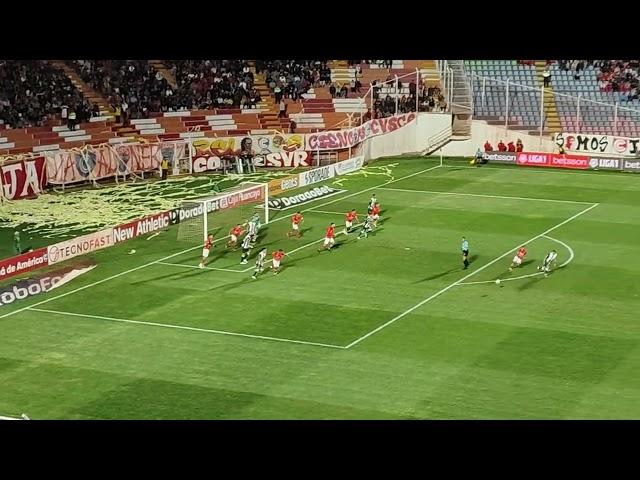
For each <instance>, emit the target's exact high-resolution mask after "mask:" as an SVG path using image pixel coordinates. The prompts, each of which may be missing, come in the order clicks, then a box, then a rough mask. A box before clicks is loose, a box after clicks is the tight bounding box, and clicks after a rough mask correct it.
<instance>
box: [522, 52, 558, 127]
mask: <svg viewBox="0 0 640 480" xmlns="http://www.w3.org/2000/svg"><path fill="white" fill-rule="evenodd" d="M546 64H547V62H546V60H536V64H535V65H536V78H537V79H538V83H539V84H540V86H542V85H544V77H543V76H542V72H544V69H545V67H546ZM551 85H553V78H551ZM543 103H544V107H543V108H544V115H545V118H546V122H545V124H544V126H543V134H549V133H551V132H560V131H561V130H562V125H561V123H560V116H559V115H558V108H557V106H556V97H555V95H554V94H553V86H549V87H547V88H545V89H544V99H543ZM530 133H532V134H535V135H539V134H540V132H539V131H537V132H530Z"/></svg>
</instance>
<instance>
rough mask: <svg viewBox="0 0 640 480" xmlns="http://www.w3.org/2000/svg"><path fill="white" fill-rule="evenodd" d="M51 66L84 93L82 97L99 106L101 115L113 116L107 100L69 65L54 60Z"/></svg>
mask: <svg viewBox="0 0 640 480" xmlns="http://www.w3.org/2000/svg"><path fill="white" fill-rule="evenodd" d="M49 63H50V64H51V66H53V67H55V68H59V69H61V70H62V71H63V72H64V73H65V75H66V76H67V77H69V79H70V80H71V83H73V84H74V85H75V87H76V88H77V89H78V90H79V91H80V93H82V96H83V97H84V98H86V99H87V100H89V101H90V102H91V103H92V104H98V107H100V115H101V116H103V115H113V111H112V110H111V106H110V105H109V104H108V103H107V101H106V100H105V98H104V97H103V96H102V95H101V94H100V93H98V92H96V91H95V90H93V89H92V88H91V87H89V85H87V84H86V83H85V82H84V81H83V80H82V79H81V78H80V75H78V74H77V73H76V71H75V70H74V69H73V68H71V67H70V66H69V65H67V64H66V63H64V62H63V61H61V60H53V61H51V62H49Z"/></svg>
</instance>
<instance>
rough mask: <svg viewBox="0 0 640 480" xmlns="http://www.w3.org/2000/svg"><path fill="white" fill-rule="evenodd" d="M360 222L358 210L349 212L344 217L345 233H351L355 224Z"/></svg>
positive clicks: (353, 209)
mask: <svg viewBox="0 0 640 480" xmlns="http://www.w3.org/2000/svg"><path fill="white" fill-rule="evenodd" d="M357 221H358V214H357V213H356V209H355V208H352V209H351V211H349V212H347V214H346V215H345V217H344V233H345V234H349V233H351V227H352V226H353V222H357Z"/></svg>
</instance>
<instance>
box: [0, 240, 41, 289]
mask: <svg viewBox="0 0 640 480" xmlns="http://www.w3.org/2000/svg"><path fill="white" fill-rule="evenodd" d="M47 265H49V257H48V255H47V249H46V248H39V249H37V250H34V251H33V252H28V253H23V254H22V255H17V256H15V257H11V258H5V259H4V260H0V281H2V280H4V279H5V278H9V277H14V276H16V275H20V274H22V273H24V272H29V271H31V270H35V269H36V268H43V267H46V266H47Z"/></svg>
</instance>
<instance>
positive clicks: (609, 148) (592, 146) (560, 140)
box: [554, 133, 640, 156]
mask: <svg viewBox="0 0 640 480" xmlns="http://www.w3.org/2000/svg"><path fill="white" fill-rule="evenodd" d="M554 140H555V142H556V144H557V145H558V146H559V147H563V148H564V149H565V150H567V151H573V152H582V153H595V154H602V153H604V154H615V155H626V156H635V155H636V154H637V153H638V152H640V138H628V137H617V136H613V135H582V134H578V133H557V134H556V135H555V137H554Z"/></svg>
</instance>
